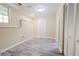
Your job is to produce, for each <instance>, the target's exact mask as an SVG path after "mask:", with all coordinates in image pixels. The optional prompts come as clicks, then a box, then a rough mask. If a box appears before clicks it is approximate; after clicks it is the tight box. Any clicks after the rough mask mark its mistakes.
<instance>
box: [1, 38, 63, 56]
mask: <svg viewBox="0 0 79 59" xmlns="http://www.w3.org/2000/svg"><path fill="white" fill-rule="evenodd" d="M1 56H63V54H61V53H59V49H58V46H57V44H56V40H55V39H47V38H33V39H31V40H28V41H26V42H24V43H22V44H20V45H18V46H16V47H13V48H11V49H9V50H7V51H6V52H3V53H2V54H1Z"/></svg>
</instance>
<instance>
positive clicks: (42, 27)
mask: <svg viewBox="0 0 79 59" xmlns="http://www.w3.org/2000/svg"><path fill="white" fill-rule="evenodd" d="M37 27H38V28H37V35H38V37H45V33H46V21H45V19H39V20H38V26H37Z"/></svg>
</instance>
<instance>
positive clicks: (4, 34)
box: [0, 8, 33, 50]
mask: <svg viewBox="0 0 79 59" xmlns="http://www.w3.org/2000/svg"><path fill="white" fill-rule="evenodd" d="M11 10H12V11H11V14H12V18H11V20H12V21H14V22H13V23H12V24H11V26H12V25H13V26H16V27H0V49H1V50H4V49H6V48H8V47H11V46H12V45H14V44H17V43H18V42H21V41H23V40H28V39H29V38H30V37H32V35H33V33H32V32H33V23H32V21H29V20H30V19H28V18H27V17H25V16H23V15H22V14H21V13H20V12H19V11H18V10H16V9H14V8H12V9H11ZM20 19H21V20H22V22H21V24H20V21H19V20H20ZM20 25H21V26H20Z"/></svg>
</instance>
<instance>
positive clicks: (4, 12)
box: [0, 5, 9, 23]
mask: <svg viewBox="0 0 79 59" xmlns="http://www.w3.org/2000/svg"><path fill="white" fill-rule="evenodd" d="M8 14H9V9H8V8H7V7H4V6H2V5H0V23H8Z"/></svg>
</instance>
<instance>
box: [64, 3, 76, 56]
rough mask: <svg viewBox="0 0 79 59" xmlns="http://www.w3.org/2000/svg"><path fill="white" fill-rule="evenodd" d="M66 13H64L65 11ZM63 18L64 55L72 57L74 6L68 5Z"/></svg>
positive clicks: (73, 45) (72, 4)
mask: <svg viewBox="0 0 79 59" xmlns="http://www.w3.org/2000/svg"><path fill="white" fill-rule="evenodd" d="M65 12H66V11H65ZM66 13H67V15H66V16H65V17H66V18H65V32H64V33H65V35H64V54H65V55H68V56H73V55H74V54H75V53H74V49H75V42H74V41H75V34H74V33H75V4H74V3H69V4H68V6H67V12H66Z"/></svg>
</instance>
